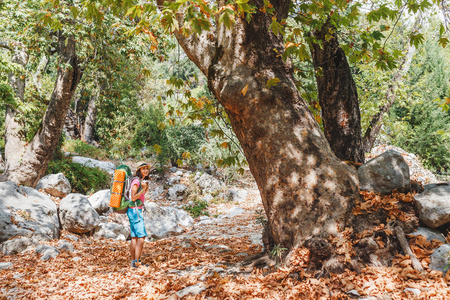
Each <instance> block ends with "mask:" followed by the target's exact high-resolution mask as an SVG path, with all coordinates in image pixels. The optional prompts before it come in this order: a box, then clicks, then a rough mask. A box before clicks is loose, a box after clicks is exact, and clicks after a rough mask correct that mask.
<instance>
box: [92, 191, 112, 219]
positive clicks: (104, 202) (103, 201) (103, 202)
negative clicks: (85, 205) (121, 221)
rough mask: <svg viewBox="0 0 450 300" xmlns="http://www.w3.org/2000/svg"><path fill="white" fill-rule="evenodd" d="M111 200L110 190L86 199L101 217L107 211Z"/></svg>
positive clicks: (99, 192)
mask: <svg viewBox="0 0 450 300" xmlns="http://www.w3.org/2000/svg"><path fill="white" fill-rule="evenodd" d="M110 198H111V191H110V190H101V191H98V192H97V193H95V194H93V195H92V196H90V197H89V198H88V200H89V202H90V203H91V205H92V207H93V208H94V209H95V211H96V212H97V213H98V214H99V215H103V214H105V213H107V212H108V211H109V208H110V207H109V199H110Z"/></svg>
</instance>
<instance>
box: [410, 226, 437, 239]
mask: <svg viewBox="0 0 450 300" xmlns="http://www.w3.org/2000/svg"><path fill="white" fill-rule="evenodd" d="M411 234H412V235H423V236H424V237H426V239H427V241H431V240H439V241H441V242H444V243H445V236H444V235H443V234H442V232H440V231H438V230H433V229H430V228H426V227H419V228H417V230H416V231H415V232H412V233H411Z"/></svg>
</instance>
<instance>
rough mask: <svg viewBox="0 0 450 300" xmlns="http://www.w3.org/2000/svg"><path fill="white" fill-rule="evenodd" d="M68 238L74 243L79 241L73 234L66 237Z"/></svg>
mask: <svg viewBox="0 0 450 300" xmlns="http://www.w3.org/2000/svg"><path fill="white" fill-rule="evenodd" d="M66 238H68V239H69V240H71V241H74V242H76V241H78V237H77V236H75V235H72V234H68V235H66Z"/></svg>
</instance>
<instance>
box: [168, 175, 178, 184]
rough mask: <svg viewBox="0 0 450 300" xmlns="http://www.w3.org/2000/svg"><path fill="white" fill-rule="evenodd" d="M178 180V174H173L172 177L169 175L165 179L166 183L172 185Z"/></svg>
mask: <svg viewBox="0 0 450 300" xmlns="http://www.w3.org/2000/svg"><path fill="white" fill-rule="evenodd" d="M180 180H181V177H180V176H173V177H170V178H169V179H167V184H168V185H174V184H177V183H180Z"/></svg>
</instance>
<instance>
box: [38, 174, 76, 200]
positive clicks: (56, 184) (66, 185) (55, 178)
mask: <svg viewBox="0 0 450 300" xmlns="http://www.w3.org/2000/svg"><path fill="white" fill-rule="evenodd" d="M40 189H43V190H44V191H45V192H46V193H48V194H50V195H52V196H54V197H59V198H63V197H65V196H67V195H68V194H69V193H70V192H71V191H72V186H71V185H70V182H69V180H68V179H67V178H66V176H64V174H63V173H58V174H49V175H47V176H44V177H42V178H41V179H40V180H39V182H38V184H37V185H36V190H40Z"/></svg>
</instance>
